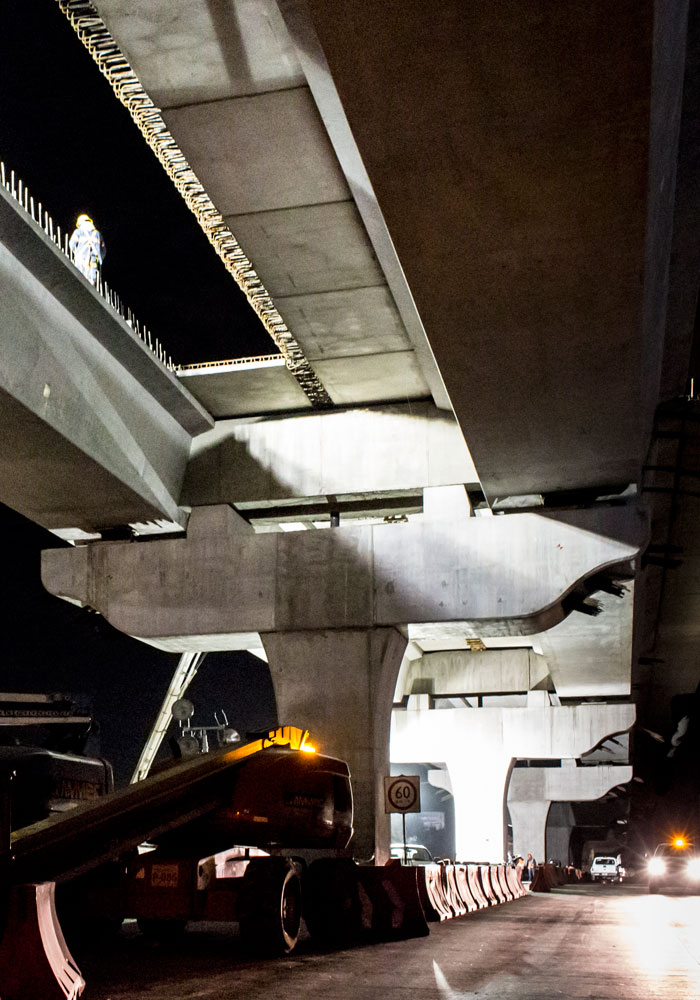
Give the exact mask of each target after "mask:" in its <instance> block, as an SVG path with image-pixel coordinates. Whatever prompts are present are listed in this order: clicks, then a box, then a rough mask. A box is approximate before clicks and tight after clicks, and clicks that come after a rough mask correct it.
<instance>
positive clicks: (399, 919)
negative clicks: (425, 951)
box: [357, 865, 429, 941]
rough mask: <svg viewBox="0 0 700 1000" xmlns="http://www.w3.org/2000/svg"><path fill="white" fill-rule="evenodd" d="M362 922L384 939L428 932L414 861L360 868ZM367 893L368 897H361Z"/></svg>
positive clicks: (376, 936) (365, 927) (415, 935)
mask: <svg viewBox="0 0 700 1000" xmlns="http://www.w3.org/2000/svg"><path fill="white" fill-rule="evenodd" d="M357 875H358V880H359V884H360V889H361V890H363V892H361V893H360V898H361V901H362V902H363V903H365V902H366V901H368V902H369V904H370V908H369V912H366V911H367V907H366V906H363V926H364V929H365V930H368V931H369V932H370V933H371V934H372V936H373V937H375V938H378V939H379V940H381V941H386V940H388V939H391V938H409V937H424V936H425V935H426V934H428V933H429V931H428V925H427V923H426V919H425V913H424V911H423V906H422V904H421V900H420V895H419V891H418V882H419V879H422V878H423V876H422V873H421V871H420V868H418V867H413V866H412V865H385V866H383V867H377V868H373V867H369V866H368V867H362V866H359V867H358V869H357ZM363 895H365V896H366V897H367V900H364V899H363V898H362V897H363Z"/></svg>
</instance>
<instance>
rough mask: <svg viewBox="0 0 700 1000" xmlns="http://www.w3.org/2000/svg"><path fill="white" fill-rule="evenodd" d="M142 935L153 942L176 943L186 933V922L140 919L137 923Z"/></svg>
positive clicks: (152, 918)
mask: <svg viewBox="0 0 700 1000" xmlns="http://www.w3.org/2000/svg"><path fill="white" fill-rule="evenodd" d="M136 923H137V925H138V929H139V930H140V931H141V933H142V934H143V935H144V936H145V937H147V938H151V940H152V941H164V942H165V941H174V940H176V939H177V938H179V937H180V936H181V935H182V934H184V932H185V927H186V926H187V921H186V920H159V919H157V918H155V917H139V918H138V920H137V921H136Z"/></svg>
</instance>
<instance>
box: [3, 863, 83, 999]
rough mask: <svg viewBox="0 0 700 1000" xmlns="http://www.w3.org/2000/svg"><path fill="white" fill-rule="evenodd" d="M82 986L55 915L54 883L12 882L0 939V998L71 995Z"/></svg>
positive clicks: (78, 994)
mask: <svg viewBox="0 0 700 1000" xmlns="http://www.w3.org/2000/svg"><path fill="white" fill-rule="evenodd" d="M84 988H85V980H84V979H83V977H82V976H81V974H80V969H79V968H78V966H77V965H76V964H75V962H74V960H73V957H72V956H71V954H70V952H69V951H68V947H67V945H66V942H65V939H64V937H63V932H62V931H61V926H60V924H59V922H58V918H57V916H56V902H55V883H54V882H41V883H38V884H31V885H17V886H13V887H12V888H11V889H10V892H9V901H8V914H7V926H6V928H5V933H4V934H3V937H2V942H0V997H2V1000H75V997H79V996H80V995H81V993H82V992H83V989H84Z"/></svg>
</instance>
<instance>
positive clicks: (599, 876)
mask: <svg viewBox="0 0 700 1000" xmlns="http://www.w3.org/2000/svg"><path fill="white" fill-rule="evenodd" d="M624 877H625V869H624V868H623V867H622V863H621V859H620V855H619V854H618V855H617V857H614V858H613V857H611V856H610V855H609V854H607V855H601V856H600V857H597V858H593V864H592V865H591V879H592V881H593V882H622V880H623V878H624Z"/></svg>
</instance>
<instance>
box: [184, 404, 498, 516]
mask: <svg viewBox="0 0 700 1000" xmlns="http://www.w3.org/2000/svg"><path fill="white" fill-rule="evenodd" d="M456 483H463V484H464V483H466V484H468V485H477V484H478V476H477V473H476V469H475V468H474V463H473V462H472V461H471V458H470V456H469V452H468V450H467V447H466V445H465V443H464V438H463V437H462V434H461V432H460V430H459V427H458V425H457V423H456V421H455V420H454V418H453V417H452V416H451V414H448V413H446V412H445V411H441V410H438V409H437V408H436V407H435V406H434V405H433V404H432V403H413V404H403V405H397V404H394V405H392V406H382V407H376V408H371V409H368V408H362V409H353V410H342V411H336V412H333V411H331V412H327V413H313V414H311V413H310V414H304V415H295V416H286V417H265V418H261V417H258V418H256V419H247V420H217V422H216V425H215V427H214V428H213V429H212V430H211V431H208V432H206V433H204V434H200V435H199V436H198V437H197V438H195V440H194V441H193V442H192V449H191V452H190V459H189V462H188V466H187V474H186V476H185V482H184V485H183V491H182V503H184V504H189V505H191V506H201V505H203V504H217V503H233V504H241V503H246V504H250V505H251V506H252V505H255V506H258V507H264V506H270V507H273V506H275V504H277V503H278V502H279V501H280V500H286V499H289V498H292V497H296V498H298V499H300V500H301V499H304V498H313V497H325V496H327V495H328V494H334V495H339V494H340V495H342V494H367V495H369V494H372V493H381V492H391V491H396V492H398V491H401V490H410V489H414V490H415V489H419V490H420V489H424V488H426V487H427V488H430V487H433V486H446V485H452V484H456Z"/></svg>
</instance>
